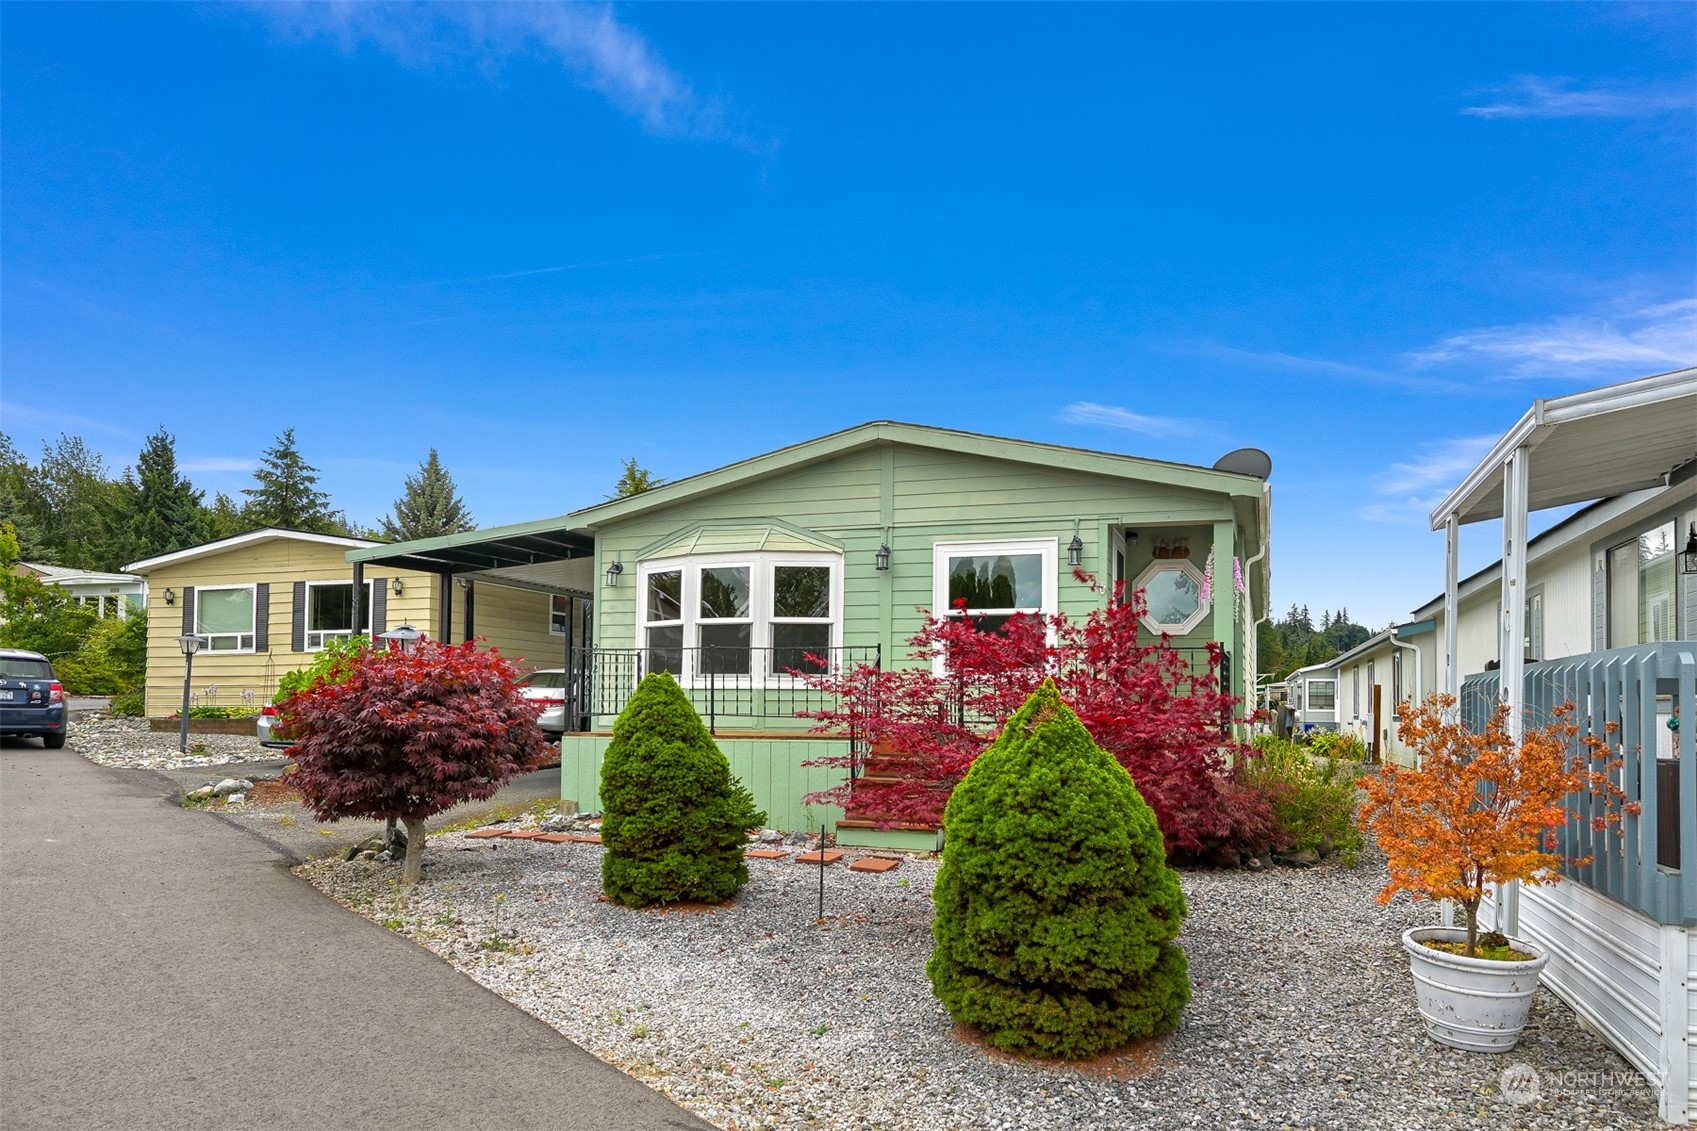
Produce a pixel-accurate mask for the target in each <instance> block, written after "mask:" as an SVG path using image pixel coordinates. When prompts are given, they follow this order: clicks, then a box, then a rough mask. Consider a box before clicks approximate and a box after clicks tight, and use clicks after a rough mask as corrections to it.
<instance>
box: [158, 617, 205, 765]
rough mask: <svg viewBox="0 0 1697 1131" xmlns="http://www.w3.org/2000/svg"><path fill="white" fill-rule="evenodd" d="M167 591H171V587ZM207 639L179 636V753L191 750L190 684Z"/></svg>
mask: <svg viewBox="0 0 1697 1131" xmlns="http://www.w3.org/2000/svg"><path fill="white" fill-rule="evenodd" d="M165 592H166V593H169V592H171V591H170V590H169V589H167V590H165ZM205 644H206V641H205V640H204V639H202V638H201V637H199V636H188V635H185V636H179V637H177V646H178V647H179V648H181V649H182V650H183V713H182V716H181V721H182V727H181V730H180V731H179V733H178V735H177V753H179V754H187V753H188V752H189V685H190V684H191V683H192V682H193V681H194V654H195V653H196V652H198V651H200V650H201V648H202V647H203V646H204V645H205Z"/></svg>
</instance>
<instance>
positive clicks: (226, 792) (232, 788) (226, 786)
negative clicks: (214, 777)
mask: <svg viewBox="0 0 1697 1131" xmlns="http://www.w3.org/2000/svg"><path fill="white" fill-rule="evenodd" d="M243 788H244V787H243V786H242V783H241V782H239V781H237V780H236V779H235V778H225V779H224V780H223V781H221V782H219V783H218V784H217V785H215V786H213V787H212V793H213V795H214V796H216V797H228V796H230V794H232V793H240V792H241V791H242V789H243ZM245 788H248V789H252V788H253V783H252V782H248V784H247V786H246V787H245Z"/></svg>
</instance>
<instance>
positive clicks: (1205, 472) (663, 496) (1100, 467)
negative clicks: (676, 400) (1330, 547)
mask: <svg viewBox="0 0 1697 1131" xmlns="http://www.w3.org/2000/svg"><path fill="white" fill-rule="evenodd" d="M875 444H902V445H906V446H910V447H918V448H931V449H935V450H938V451H945V452H949V453H952V454H957V455H976V456H984V457H988V458H990V459H999V460H1006V461H1009V462H1013V463H1029V464H1035V465H1038V466H1041V467H1045V468H1049V469H1058V470H1064V471H1078V472H1085V473H1087V474H1091V475H1104V476H1110V477H1113V478H1119V479H1129V480H1136V481H1138V482H1143V483H1158V484H1162V485H1165V486H1169V487H1179V488H1187V489H1190V490H1195V491H1205V492H1208V493H1210V494H1220V495H1227V496H1243V497H1249V498H1253V499H1255V500H1256V501H1259V500H1260V497H1261V485H1262V481H1261V480H1259V479H1255V478H1253V477H1251V476H1248V475H1237V474H1234V473H1232V472H1228V471H1215V470H1214V469H1212V468H1205V467H1196V466H1193V465H1191V464H1181V463H1168V462H1166V461H1163V460H1152V459H1144V458H1141V457H1138V456H1127V455H1119V454H1116V453H1113V452H1099V451H1092V450H1090V449H1087V448H1068V447H1062V446H1060V445H1057V444H1040V443H1037V442H1035V441H1031V440H1012V439H1006V438H1003V437H998V436H986V435H983V434H980V433H976V432H960V431H956V430H954V429H950V428H934V427H930V426H927V425H922V424H901V423H897V422H895V421H888V420H884V421H873V422H871V423H868V424H861V425H858V426H856V427H854V428H848V429H845V430H843V431H841V432H833V433H831V434H830V435H828V436H821V437H819V438H818V439H814V440H806V441H804V442H802V443H799V444H792V445H790V446H789V447H787V448H779V449H778V450H777V451H773V452H767V453H765V454H764V455H758V456H754V457H752V458H750V459H746V460H741V461H739V462H737V463H732V464H727V465H726V466H724V467H720V468H716V469H714V470H712V471H705V472H702V473H701V474H699V475H692V476H689V477H687V478H684V479H679V480H677V481H675V482H672V483H665V484H662V485H661V486H659V487H655V488H652V489H651V490H648V491H644V492H642V493H641V494H640V495H632V496H629V497H628V498H623V499H612V500H609V501H607V502H605V503H598V504H597V505H595V506H593V507H586V508H584V509H583V510H580V511H573V512H572V513H571V514H570V515H568V516H566V518H567V520H568V521H569V522H570V523H572V524H578V525H581V526H583V527H585V528H587V529H588V530H590V531H595V530H598V529H600V528H601V527H603V526H606V525H607V524H609V523H613V522H618V521H621V520H623V519H626V518H629V517H631V516H632V515H636V514H641V513H643V512H645V511H649V510H653V509H656V508H659V507H667V506H672V505H674V504H676V503H678V502H681V501H683V500H685V499H691V498H695V497H697V496H700V495H706V494H711V493H714V492H718V491H723V490H726V489H728V488H731V487H735V486H738V485H739V484H742V483H745V482H748V481H749V480H752V479H758V478H762V477H764V476H767V475H772V474H775V473H777V472H781V471H787V470H790V469H792V468H795V467H800V466H803V465H805V464H810V463H816V462H818V461H820V460H825V459H830V458H833V457H835V456H840V455H842V454H844V453H845V452H851V451H856V450H859V449H861V448H866V447H871V446H873V445H875Z"/></svg>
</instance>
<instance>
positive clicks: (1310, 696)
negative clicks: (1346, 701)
mask: <svg viewBox="0 0 1697 1131" xmlns="http://www.w3.org/2000/svg"><path fill="white" fill-rule="evenodd" d="M1303 683H1304V687H1303V701H1304V702H1306V703H1310V704H1312V703H1313V701H1314V689H1315V688H1316V687H1319V686H1320V685H1321V684H1326V685H1328V686H1329V687H1331V689H1332V705H1331V706H1330V707H1313V706H1310V707H1309V708H1308V709H1309V710H1311V711H1325V712H1327V713H1328V714H1334V715H1335V714H1337V710H1338V681H1337V680H1335V679H1308V680H1304V681H1303Z"/></svg>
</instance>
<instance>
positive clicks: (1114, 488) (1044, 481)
mask: <svg viewBox="0 0 1697 1131" xmlns="http://www.w3.org/2000/svg"><path fill="white" fill-rule="evenodd" d="M1269 500H1270V493H1269V490H1268V487H1267V484H1266V482H1265V481H1264V479H1262V478H1260V477H1258V476H1256V475H1251V474H1246V473H1242V472H1233V471H1225V470H1218V469H1213V468H1202V467H1193V466H1188V465H1183V464H1175V463H1167V462H1162V461H1159V460H1150V459H1141V458H1136V457H1132V456H1125V455H1117V454H1112V453H1105V452H1096V451H1086V450H1082V449H1078V448H1066V447H1058V446H1055V445H1050V444H1038V443H1030V442H1026V441H1020V440H1008V439H999V438H996V437H990V436H982V435H976V434H971V433H965V432H956V431H951V430H948V429H942V428H931V427H922V426H918V425H912V424H898V423H891V422H877V423H871V424H864V425H861V426H859V427H856V428H851V429H848V430H846V431H843V432H838V433H835V434H832V435H829V436H824V437H821V438H819V439H816V440H810V441H807V442H805V443H801V444H796V445H794V446H792V447H788V448H783V449H780V450H778V451H775V452H770V453H768V454H766V455H761V456H757V457H755V458H753V459H749V460H744V461H742V462H740V463H736V464H732V465H729V466H727V467H723V468H719V469H717V470H714V471H709V472H706V473H703V474H701V475H696V476H693V477H691V478H688V479H682V480H679V481H677V482H674V483H669V484H665V485H663V486H661V487H658V488H655V489H653V490H650V491H648V492H645V493H643V494H640V495H636V496H632V497H628V498H623V499H616V500H613V501H611V502H607V503H603V504H601V505H599V506H594V507H590V508H588V509H585V510H581V511H577V512H574V513H572V514H569V515H565V516H563V517H561V518H558V519H550V520H545V521H542V522H535V523H526V524H522V525H518V526H510V527H503V528H497V529H490V530H483V531H477V532H474V533H471V534H465V535H457V536H452V537H448V538H439V539H429V540H425V541H420V542H412V543H401V544H397V545H392V546H383V547H376V548H373V549H370V550H362V551H355V552H353V553H350V554H349V559H350V561H354V562H356V564H358V565H372V564H384V565H395V566H406V567H408V568H418V569H428V570H432V571H434V572H437V573H438V574H440V575H441V576H442V578H443V581H442V584H443V585H444V586H446V585H447V584H449V580H448V579H449V578H450V577H454V578H455V579H456V580H458V581H464V582H466V583H467V584H472V585H475V583H476V581H477V580H478V579H479V578H480V577H488V578H490V579H492V580H501V581H502V582H503V583H505V584H512V583H513V582H514V580H515V579H518V580H520V581H522V582H523V583H526V584H532V585H536V586H537V587H539V588H549V589H551V591H552V592H553V593H554V597H553V600H554V602H555V605H556V608H557V609H559V610H560V611H561V613H562V620H563V622H564V623H565V626H566V627H565V629H564V631H563V633H562V641H561V642H562V651H561V657H562V659H561V666H563V667H566V668H567V669H568V672H569V678H568V683H569V685H570V686H571V688H572V692H571V696H572V700H573V708H574V709H573V710H572V711H571V714H572V716H573V717H574V719H575V721H576V723H577V725H578V726H579V727H580V728H581V729H580V730H577V731H575V732H573V733H568V734H566V735H565V736H564V738H563V740H562V768H561V794H562V796H563V797H564V798H565V799H566V800H570V801H575V802H577V803H578V804H579V805H580V806H581V807H583V808H584V809H586V810H594V809H597V808H599V802H598V801H597V791H598V788H599V773H600V759H601V753H602V751H603V750H604V749H605V747H606V744H607V742H608V738H609V735H608V731H609V728H610V727H611V725H612V722H613V719H614V717H615V716H616V715H617V713H618V711H619V709H620V708H621V707H622V706H623V703H624V699H625V697H626V696H628V694H629V692H630V689H631V688H632V687H634V685H635V682H636V681H637V679H639V678H640V676H641V675H642V674H643V673H645V672H647V671H653V670H659V669H665V670H669V671H671V672H673V673H674V675H675V676H676V678H677V679H678V681H679V682H680V683H681V684H682V685H683V686H684V688H685V689H686V691H687V692H688V693H689V694H690V696H691V698H692V699H693V700H694V701H695V703H696V705H697V708H698V709H699V710H700V711H701V714H702V715H703V717H704V718H706V719H708V720H709V722H710V724H711V725H712V727H713V729H714V731H715V733H716V734H717V735H718V738H719V744H720V746H721V747H722V748H723V749H724V751H725V753H726V755H727V756H728V757H729V758H730V760H731V764H732V766H733V768H734V769H735V770H736V771H737V773H738V774H739V775H740V776H741V777H742V779H743V780H744V781H745V782H746V783H747V784H748V785H749V787H750V789H752V790H753V791H754V793H755V796H756V798H757V799H758V800H759V802H760V804H761V805H762V806H763V807H764V808H766V810H767V811H768V813H769V814H770V815H771V819H772V821H773V823H774V824H776V825H778V826H779V827H783V828H803V827H806V826H807V825H808V824H809V823H812V822H815V821H817V820H822V819H823V820H831V821H835V820H837V819H840V817H841V814H838V813H814V812H810V811H808V810H806V809H805V808H804V807H803V804H802V800H801V799H802V797H803V796H804V795H805V794H807V793H810V792H813V791H817V790H820V789H825V788H828V787H830V786H832V785H835V784H837V781H838V780H840V776H841V774H842V772H843V771H841V770H830V769H824V768H821V767H809V766H806V765H804V763H806V762H808V761H811V760H813V759H815V758H818V757H821V756H826V755H831V754H840V753H842V752H843V751H844V749H845V745H846V744H845V740H843V739H838V738H825V737H819V736H813V735H809V734H808V733H807V731H808V728H809V727H810V725H811V724H810V722H809V721H808V720H806V719H803V718H798V717H797V711H800V710H809V709H818V708H819V707H821V706H825V705H826V704H825V703H823V702H822V701H820V699H819V698H818V695H819V693H818V692H815V691H813V690H811V689H810V688H808V687H807V686H806V685H805V683H804V682H803V681H801V680H798V679H797V678H796V677H795V675H794V672H796V671H798V670H809V669H810V668H814V667H816V666H817V665H818V664H820V663H825V664H830V665H832V666H847V665H851V664H855V663H873V664H879V665H882V666H886V667H888V666H895V665H907V664H914V663H923V662H929V661H928V660H925V659H923V658H915V657H912V656H909V655H908V654H907V644H906V642H907V640H908V638H909V637H911V636H912V635H913V634H914V632H915V631H917V630H918V628H919V627H920V625H921V623H922V621H923V618H924V617H926V616H928V615H930V613H931V611H932V610H939V609H943V610H946V609H948V608H950V607H951V606H952V604H953V603H954V601H955V600H956V599H958V598H961V597H965V598H966V600H967V602H968V611H969V612H971V613H972V614H973V615H974V617H975V618H977V619H978V620H979V621H980V622H981V623H985V622H988V623H990V624H994V623H995V621H996V618H1005V617H1007V616H1010V615H1012V614H1014V613H1016V612H1038V611H1041V612H1049V613H1053V612H1065V613H1067V614H1069V615H1072V616H1082V615H1084V614H1086V613H1088V612H1089V611H1090V610H1091V609H1092V608H1095V607H1097V606H1098V605H1099V604H1100V603H1101V602H1103V601H1105V600H1106V599H1107V598H1106V596H1105V595H1104V593H1103V592H1100V591H1098V590H1096V589H1093V588H1092V587H1091V586H1089V585H1088V584H1085V583H1083V582H1080V581H1078V580H1077V579H1076V578H1075V577H1074V568H1073V567H1074V564H1075V563H1076V565H1077V567H1078V568H1080V569H1082V570H1084V571H1086V572H1087V573H1089V574H1091V575H1093V576H1095V577H1097V578H1099V579H1101V581H1102V582H1103V583H1104V584H1106V585H1111V583H1112V582H1114V581H1120V580H1123V581H1124V582H1125V583H1126V585H1127V587H1128V588H1142V589H1144V590H1145V591H1146V592H1147V594H1148V602H1149V606H1150V608H1149V615H1148V616H1147V617H1146V618H1145V624H1144V627H1145V628H1146V629H1147V630H1149V631H1150V632H1151V633H1166V634H1167V635H1168V636H1169V638H1170V641H1171V643H1172V645H1173V646H1174V647H1176V648H1180V649H1187V650H1194V653H1195V655H1196V657H1197V658H1198V659H1200V658H1201V657H1202V656H1203V654H1204V650H1205V649H1206V647H1207V645H1209V644H1210V643H1214V644H1218V645H1219V646H1220V647H1221V649H1222V650H1223V652H1224V655H1225V658H1226V664H1225V678H1226V680H1228V681H1229V686H1230V687H1231V688H1232V690H1233V691H1234V693H1235V694H1237V695H1240V696H1243V697H1244V698H1245V699H1246V700H1247V701H1249V702H1253V689H1254V671H1255V662H1254V632H1253V624H1254V622H1255V620H1256V619H1257V618H1259V617H1261V616H1262V615H1264V613H1265V611H1266V602H1267V597H1266V594H1267V576H1268V563H1267V545H1268V518H1269V516H1268V507H1269ZM1210 555H1211V559H1212V567H1213V570H1212V579H1211V581H1212V584H1211V586H1209V585H1207V584H1205V581H1204V578H1205V572H1206V570H1207V567H1208V564H1209V561H1210ZM1238 577H1241V578H1242V584H1241V587H1240V586H1239V584H1238V582H1237V580H1236V579H1237V578H1238ZM1210 589H1211V591H1210V592H1208V593H1207V597H1208V599H1207V600H1204V599H1203V597H1204V590H1210ZM474 630H475V624H466V625H464V626H455V625H451V624H444V625H443V626H441V630H440V634H441V635H442V636H444V637H447V638H456V637H459V636H461V635H466V636H469V635H472V634H473V632H474ZM530 659H531V660H532V662H535V661H536V657H530ZM856 838H858V840H859V842H861V843H884V844H895V843H907V842H912V841H913V840H914V838H913V836H912V835H911V834H909V835H907V836H906V837H905V839H904V836H903V834H901V833H900V832H898V831H880V830H875V829H866V830H855V831H854V832H851V831H850V830H848V829H844V830H843V831H842V839H843V840H844V841H845V842H854V841H855V839H856ZM920 839H921V840H923V839H924V838H920Z"/></svg>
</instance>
